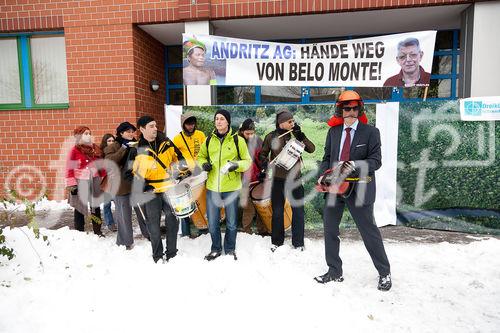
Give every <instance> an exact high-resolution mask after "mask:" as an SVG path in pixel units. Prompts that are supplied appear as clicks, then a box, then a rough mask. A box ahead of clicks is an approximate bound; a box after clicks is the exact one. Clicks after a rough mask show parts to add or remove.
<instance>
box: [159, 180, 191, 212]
mask: <svg viewBox="0 0 500 333" xmlns="http://www.w3.org/2000/svg"><path fill="white" fill-rule="evenodd" d="M165 197H166V198H167V200H168V203H169V204H170V207H172V212H173V213H174V215H175V216H176V217H177V218H184V217H188V216H191V215H192V214H193V213H194V211H195V209H196V204H195V202H194V200H193V194H192V193H191V187H190V186H189V184H180V183H179V184H177V185H174V186H172V187H170V188H169V189H167V190H166V191H165Z"/></svg>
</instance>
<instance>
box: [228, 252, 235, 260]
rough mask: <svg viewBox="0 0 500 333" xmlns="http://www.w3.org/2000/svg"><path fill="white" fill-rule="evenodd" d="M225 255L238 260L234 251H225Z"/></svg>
mask: <svg viewBox="0 0 500 333" xmlns="http://www.w3.org/2000/svg"><path fill="white" fill-rule="evenodd" d="M226 255H227V256H233V258H234V260H238V257H237V256H236V252H235V251H229V252H227V253H226Z"/></svg>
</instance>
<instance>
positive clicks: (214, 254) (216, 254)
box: [205, 251, 221, 261]
mask: <svg viewBox="0 0 500 333" xmlns="http://www.w3.org/2000/svg"><path fill="white" fill-rule="evenodd" d="M220 255H221V253H220V252H217V251H212V252H210V253H209V254H207V255H206V256H205V260H208V261H212V260H214V259H216V258H218V257H220Z"/></svg>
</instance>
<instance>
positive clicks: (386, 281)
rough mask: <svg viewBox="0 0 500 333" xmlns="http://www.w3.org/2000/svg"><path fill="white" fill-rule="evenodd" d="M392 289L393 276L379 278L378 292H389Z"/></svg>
mask: <svg viewBox="0 0 500 333" xmlns="http://www.w3.org/2000/svg"><path fill="white" fill-rule="evenodd" d="M391 287H392V280H391V274H387V275H385V276H379V277H378V287H377V289H378V290H381V291H388V290H389V289H391Z"/></svg>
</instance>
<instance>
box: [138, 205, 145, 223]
mask: <svg viewBox="0 0 500 333" xmlns="http://www.w3.org/2000/svg"><path fill="white" fill-rule="evenodd" d="M137 208H139V212H141V215H142V219H143V220H144V222H146V216H145V215H144V212H143V211H142V208H141V205H139V204H137Z"/></svg>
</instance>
